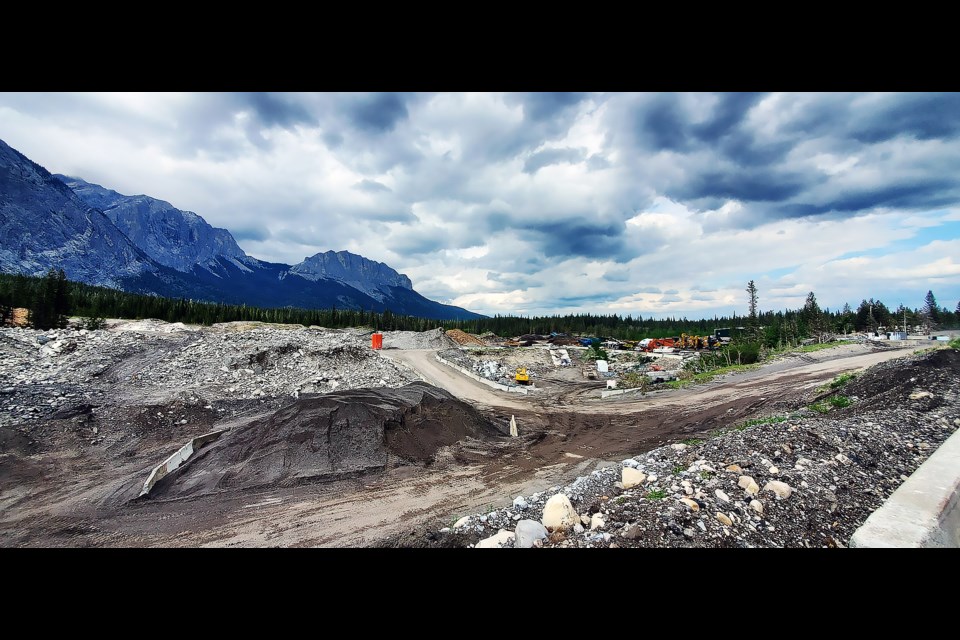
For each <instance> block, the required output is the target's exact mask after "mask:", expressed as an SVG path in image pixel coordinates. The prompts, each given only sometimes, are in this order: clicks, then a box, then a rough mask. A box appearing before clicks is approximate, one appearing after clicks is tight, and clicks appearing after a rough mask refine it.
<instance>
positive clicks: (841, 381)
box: [830, 373, 857, 389]
mask: <svg viewBox="0 0 960 640" xmlns="http://www.w3.org/2000/svg"><path fill="white" fill-rule="evenodd" d="M856 377H857V374H855V373H842V374H840V375H839V376H837V377H836V378H834V379H833V381H832V382H831V383H830V388H831V389H839V388H840V387H842V386H843V385H845V384H847V383H848V382H850V381H851V380H853V379H854V378H856Z"/></svg>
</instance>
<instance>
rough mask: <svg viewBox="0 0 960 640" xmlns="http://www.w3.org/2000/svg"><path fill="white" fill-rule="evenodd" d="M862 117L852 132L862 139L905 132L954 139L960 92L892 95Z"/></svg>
mask: <svg viewBox="0 0 960 640" xmlns="http://www.w3.org/2000/svg"><path fill="white" fill-rule="evenodd" d="M858 116H859V117H858V119H857V121H856V122H855V123H854V124H853V127H852V130H851V133H850V134H851V136H852V137H853V138H854V139H856V140H858V141H860V142H867V143H873V142H881V141H884V140H889V139H890V138H894V137H896V136H899V135H904V134H907V135H912V136H914V137H916V138H917V139H919V140H929V139H932V138H954V137H956V136H957V134H958V132H960V93H934V94H922V93H920V94H915V93H907V94H899V95H895V96H888V97H887V98H886V99H885V100H884V101H883V102H882V103H881V104H880V105H879V106H877V108H876V109H874V110H873V111H872V112H870V113H863V114H858Z"/></svg>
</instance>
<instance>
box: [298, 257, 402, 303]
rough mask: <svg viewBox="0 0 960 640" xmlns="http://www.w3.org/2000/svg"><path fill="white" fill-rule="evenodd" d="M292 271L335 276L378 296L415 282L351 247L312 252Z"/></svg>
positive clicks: (306, 275)
mask: <svg viewBox="0 0 960 640" xmlns="http://www.w3.org/2000/svg"><path fill="white" fill-rule="evenodd" d="M290 273H291V274H294V275H298V276H300V277H301V278H306V279H307V280H314V281H315V280H319V279H320V278H328V279H330V280H336V281H338V282H342V283H343V284H346V285H349V286H351V287H354V288H355V289H359V290H360V291H363V292H364V293H366V294H367V295H369V296H370V297H372V298H374V299H377V300H382V299H383V297H384V295H385V294H389V293H390V289H389V288H390V287H401V288H403V289H410V290H412V289H413V283H412V282H411V281H410V278H408V277H407V276H405V275H404V274H402V273H397V271H395V270H394V269H392V268H390V267H389V266H387V265H386V264H384V263H382V262H377V261H375V260H370V259H368V258H364V257H363V256H358V255H356V254H353V253H350V252H349V251H325V252H322V253H318V254H315V255H312V256H310V257H309V258H306V259H304V261H303V262H301V263H299V264H296V265H294V266H293V267H291V268H290Z"/></svg>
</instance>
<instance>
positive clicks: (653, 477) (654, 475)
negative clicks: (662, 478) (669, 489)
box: [647, 473, 659, 482]
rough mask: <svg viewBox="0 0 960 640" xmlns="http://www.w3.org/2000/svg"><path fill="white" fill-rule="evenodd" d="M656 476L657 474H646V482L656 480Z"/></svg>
mask: <svg viewBox="0 0 960 640" xmlns="http://www.w3.org/2000/svg"><path fill="white" fill-rule="evenodd" d="M658 477H659V476H657V474H655V473H651V474H650V475H648V476H647V482H656V481H657V478H658Z"/></svg>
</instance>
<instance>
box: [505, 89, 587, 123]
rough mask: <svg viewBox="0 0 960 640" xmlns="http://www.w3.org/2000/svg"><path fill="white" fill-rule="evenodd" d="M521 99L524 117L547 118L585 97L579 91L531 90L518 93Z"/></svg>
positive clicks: (532, 118)
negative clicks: (530, 91)
mask: <svg viewBox="0 0 960 640" xmlns="http://www.w3.org/2000/svg"><path fill="white" fill-rule="evenodd" d="M518 97H520V98H521V99H522V100H523V115H524V118H527V119H530V120H548V119H551V118H553V117H554V116H556V115H557V114H558V113H561V112H563V111H565V110H566V109H568V108H569V107H572V106H573V105H576V104H578V103H579V102H580V101H581V100H583V99H584V98H585V97H586V94H584V93H581V92H533V93H525V94H519V95H518Z"/></svg>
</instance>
